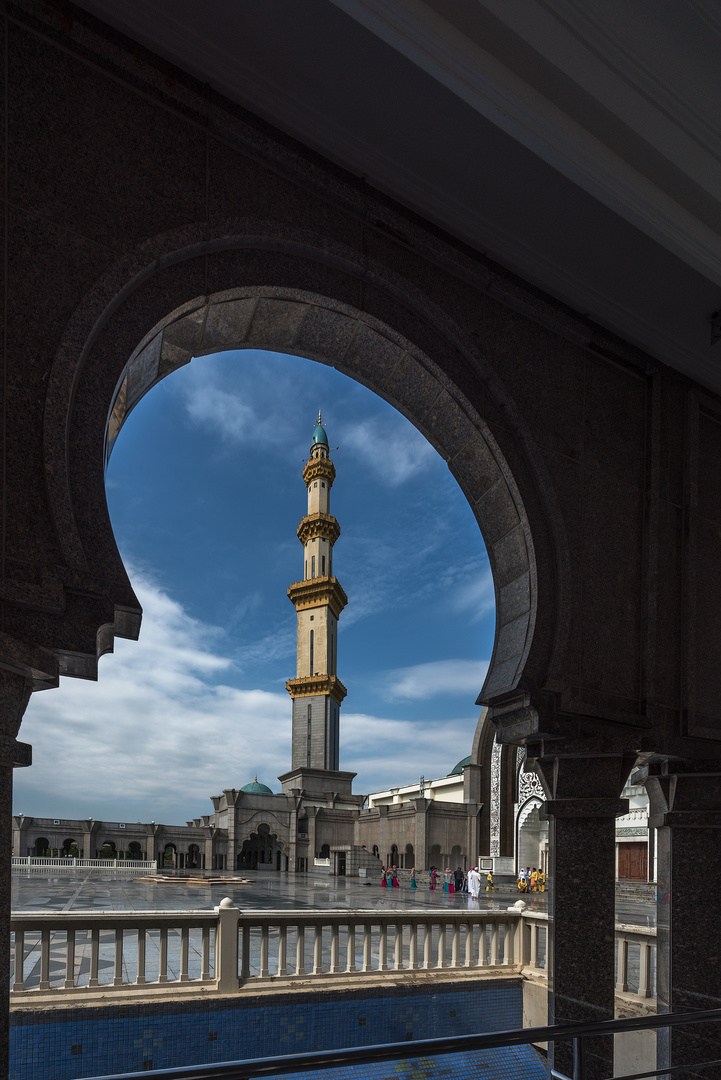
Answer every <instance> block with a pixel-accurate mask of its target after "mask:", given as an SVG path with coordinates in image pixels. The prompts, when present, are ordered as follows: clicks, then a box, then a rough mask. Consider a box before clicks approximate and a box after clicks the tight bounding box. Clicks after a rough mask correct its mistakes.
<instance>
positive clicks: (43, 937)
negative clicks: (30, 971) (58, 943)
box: [40, 928, 50, 990]
mask: <svg viewBox="0 0 721 1080" xmlns="http://www.w3.org/2000/svg"><path fill="white" fill-rule="evenodd" d="M40 989H41V990H49V989H50V930H49V929H48V930H46V929H44V928H43V929H42V930H41V931H40Z"/></svg>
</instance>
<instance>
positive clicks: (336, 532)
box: [298, 512, 340, 547]
mask: <svg viewBox="0 0 721 1080" xmlns="http://www.w3.org/2000/svg"><path fill="white" fill-rule="evenodd" d="M339 536H340V525H339V524H338V522H337V521H336V519H335V518H334V517H333V515H332V514H321V513H320V512H319V513H317V514H308V515H307V516H306V517H304V518H303V519H302V521H301V523H300V525H299V526H298V539H299V540H300V542H301V544H302V545H303V546H304V547H305V545H306V544H307V543H308V541H309V540H330V542H331V544H335V542H336V540H337V539H338V537H339Z"/></svg>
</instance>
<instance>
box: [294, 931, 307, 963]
mask: <svg viewBox="0 0 721 1080" xmlns="http://www.w3.org/2000/svg"><path fill="white" fill-rule="evenodd" d="M295 973H296V975H305V927H304V926H302V925H299V926H298V927H297V934H296V939H295Z"/></svg>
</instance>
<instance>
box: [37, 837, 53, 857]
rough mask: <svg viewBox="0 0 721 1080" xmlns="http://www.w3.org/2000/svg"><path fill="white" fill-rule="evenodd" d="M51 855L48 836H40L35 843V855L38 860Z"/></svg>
mask: <svg viewBox="0 0 721 1080" xmlns="http://www.w3.org/2000/svg"><path fill="white" fill-rule="evenodd" d="M49 854H50V841H49V840H48V838H47V836H39V837H38V838H37V840H36V841H35V851H34V855H35V857H36V858H38V859H42V858H43V857H44V856H47V855H49Z"/></svg>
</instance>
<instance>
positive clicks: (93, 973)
mask: <svg viewBox="0 0 721 1080" xmlns="http://www.w3.org/2000/svg"><path fill="white" fill-rule="evenodd" d="M89 933H90V980H89V982H88V986H97V985H98V962H99V960H100V927H99V926H94V927H93V928H92V930H90V931H89Z"/></svg>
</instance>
